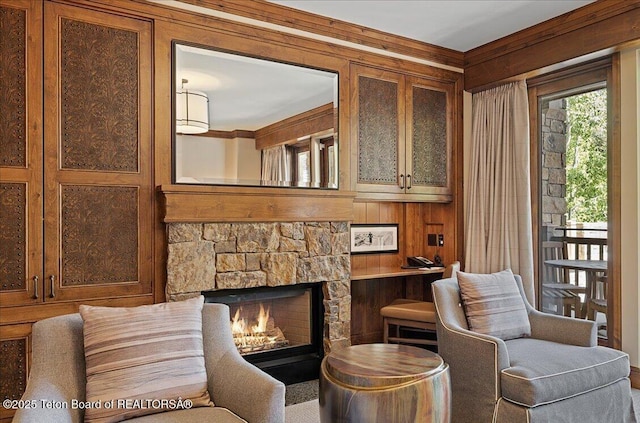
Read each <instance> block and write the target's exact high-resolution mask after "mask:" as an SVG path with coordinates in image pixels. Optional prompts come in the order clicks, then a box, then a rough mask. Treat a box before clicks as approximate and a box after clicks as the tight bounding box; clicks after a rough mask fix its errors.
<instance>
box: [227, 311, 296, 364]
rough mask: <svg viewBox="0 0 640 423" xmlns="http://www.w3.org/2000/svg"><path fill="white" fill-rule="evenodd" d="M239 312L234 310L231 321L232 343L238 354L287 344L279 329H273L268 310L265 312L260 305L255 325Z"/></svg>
mask: <svg viewBox="0 0 640 423" xmlns="http://www.w3.org/2000/svg"><path fill="white" fill-rule="evenodd" d="M241 310H242V308H238V309H237V310H236V313H235V315H234V316H233V320H232V321H231V332H232V333H233V341H234V342H235V344H236V347H237V348H238V351H240V353H242V354H245V353H249V352H257V351H263V350H268V349H273V348H280V347H284V346H287V345H288V344H289V341H287V339H286V338H285V337H284V334H283V333H282V331H281V330H280V328H277V327H274V322H273V318H271V317H270V316H269V312H270V309H269V308H267V311H266V312H265V310H264V306H263V305H262V304H260V313H259V314H258V316H257V318H256V319H255V320H256V324H255V325H251V324H250V322H249V321H247V320H245V318H244V317H241V316H240V312H241Z"/></svg>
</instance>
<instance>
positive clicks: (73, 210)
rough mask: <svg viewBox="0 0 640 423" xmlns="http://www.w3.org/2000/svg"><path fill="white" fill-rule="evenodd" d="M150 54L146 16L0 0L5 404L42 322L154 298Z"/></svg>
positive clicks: (0, 319) (0, 342)
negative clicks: (84, 307) (79, 309)
mask: <svg viewBox="0 0 640 423" xmlns="http://www.w3.org/2000/svg"><path fill="white" fill-rule="evenodd" d="M151 58H152V50H151V24H150V22H149V21H146V20H143V19H134V18H129V17H124V16H120V15H112V14H109V13H106V12H100V11H97V10H90V9H82V8H80V7H75V6H70V5H67V4H59V3H54V2H41V1H32V0H0V115H1V116H2V118H0V307H1V309H0V360H1V361H2V363H0V369H1V371H2V377H1V378H0V379H1V380H2V383H1V384H0V385H1V386H0V391H1V392H0V396H2V399H5V398H15V399H17V398H19V397H20V396H21V395H22V392H23V390H24V387H25V383H26V380H27V375H28V363H29V354H30V331H31V324H32V323H33V322H34V321H36V320H38V319H40V318H43V317H48V316H52V315H56V314H60V313H65V312H66V313H68V312H72V311H73V310H74V309H75V307H76V306H77V303H82V302H88V301H90V302H92V303H93V304H104V303H107V302H110V301H121V300H122V301H126V300H127V299H129V298H135V297H134V296H144V295H146V294H150V293H151V292H152V274H153V254H152V243H153V226H152V225H153V195H154V190H153V187H152V185H153V183H152V166H153V160H152V152H151V105H152V101H151V89H152V85H151V72H152V71H151ZM125 297H126V298H125ZM0 413H1V414H0V418H5V417H7V418H8V417H10V415H11V414H12V411H11V410H2V411H0Z"/></svg>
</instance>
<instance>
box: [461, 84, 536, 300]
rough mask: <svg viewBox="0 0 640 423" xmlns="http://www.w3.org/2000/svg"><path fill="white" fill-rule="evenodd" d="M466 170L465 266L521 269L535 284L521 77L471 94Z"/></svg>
mask: <svg viewBox="0 0 640 423" xmlns="http://www.w3.org/2000/svg"><path fill="white" fill-rule="evenodd" d="M472 107H473V126H472V146H471V156H470V157H471V161H470V174H469V178H468V184H467V186H466V187H465V201H466V203H467V214H466V216H465V228H466V229H465V248H466V257H465V270H466V271H468V272H474V273H492V272H497V271H500V270H503V269H506V268H510V269H511V270H512V271H513V272H514V273H516V274H520V275H521V276H522V278H523V284H524V286H525V291H527V292H526V295H527V298H528V299H529V301H530V302H531V304H535V301H534V299H535V294H534V289H533V241H532V239H533V235H532V229H531V228H532V225H531V186H530V172H529V171H530V164H529V163H530V162H529V155H530V154H529V105H528V100H527V87H526V84H525V82H524V81H519V82H514V83H510V84H507V85H503V86H500V87H497V88H493V89H490V90H487V91H483V92H479V93H476V94H474V95H473V102H472Z"/></svg>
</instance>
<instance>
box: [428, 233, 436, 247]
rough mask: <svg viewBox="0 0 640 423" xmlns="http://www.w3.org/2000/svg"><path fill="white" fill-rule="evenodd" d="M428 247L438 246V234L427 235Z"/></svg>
mask: <svg viewBox="0 0 640 423" xmlns="http://www.w3.org/2000/svg"><path fill="white" fill-rule="evenodd" d="M427 245H428V246H430V247H437V246H438V238H437V235H436V234H427Z"/></svg>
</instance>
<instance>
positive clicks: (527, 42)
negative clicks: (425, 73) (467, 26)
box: [464, 0, 640, 92]
mask: <svg viewBox="0 0 640 423" xmlns="http://www.w3.org/2000/svg"><path fill="white" fill-rule="evenodd" d="M638 39H640V4H639V3H638V2H629V1H625V0H611V1H600V2H594V3H591V4H589V5H587V6H584V7H582V8H580V9H577V10H575V11H572V12H569V13H566V14H564V15H561V16H559V17H557V18H554V19H551V20H548V21H546V22H543V23H541V24H538V25H535V26H533V27H530V28H528V29H525V30H523V31H520V32H517V33H515V34H512V35H509V36H507V37H504V38H502V39H500V40H497V41H494V42H492V43H488V44H485V45H484V46H481V47H478V48H476V49H473V50H470V51H468V52H466V53H465V73H464V79H465V84H464V86H465V90H467V91H473V92H475V91H479V90H482V89H486V88H487V87H489V86H491V85H494V84H495V83H497V82H499V81H505V80H508V79H510V78H514V77H516V76H518V75H523V74H528V73H530V74H529V75H528V76H534V75H535V74H541V73H543V72H548V71H550V70H552V69H553V68H552V67H554V66H563V65H562V63H563V62H566V61H568V60H571V59H574V58H577V57H581V56H585V55H587V54H590V53H595V52H602V54H608V53H611V51H612V49H615V48H618V47H619V46H620V45H622V44H625V43H630V42H634V41H637V40H638ZM587 40H588V42H587Z"/></svg>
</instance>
